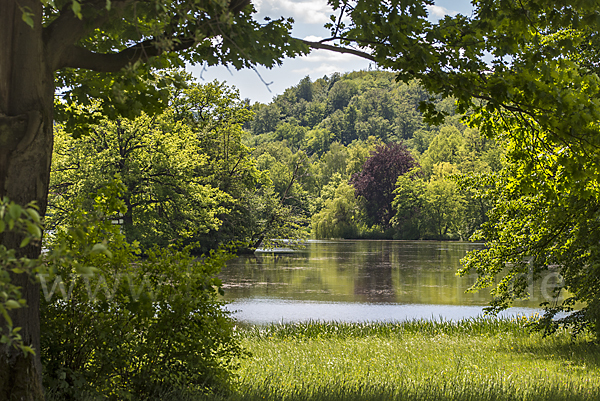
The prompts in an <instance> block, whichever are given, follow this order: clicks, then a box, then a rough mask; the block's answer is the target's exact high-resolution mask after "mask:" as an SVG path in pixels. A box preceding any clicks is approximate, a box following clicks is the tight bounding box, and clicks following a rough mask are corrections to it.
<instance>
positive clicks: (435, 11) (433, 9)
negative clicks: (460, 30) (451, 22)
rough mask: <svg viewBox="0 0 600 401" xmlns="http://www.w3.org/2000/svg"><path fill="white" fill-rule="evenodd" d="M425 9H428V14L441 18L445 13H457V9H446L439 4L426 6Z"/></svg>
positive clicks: (451, 14)
mask: <svg viewBox="0 0 600 401" xmlns="http://www.w3.org/2000/svg"><path fill="white" fill-rule="evenodd" d="M427 11H429V15H430V16H432V17H435V18H438V19H439V18H443V17H445V16H446V15H450V16H453V15H456V14H458V12H457V11H453V10H448V9H447V8H446V7H441V6H435V5H433V6H429V5H428V6H427Z"/></svg>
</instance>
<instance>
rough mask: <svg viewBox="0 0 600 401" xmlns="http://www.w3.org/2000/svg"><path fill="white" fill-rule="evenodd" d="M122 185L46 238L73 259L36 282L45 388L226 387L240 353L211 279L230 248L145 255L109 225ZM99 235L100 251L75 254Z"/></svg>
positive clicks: (57, 394) (88, 394) (161, 390)
mask: <svg viewBox="0 0 600 401" xmlns="http://www.w3.org/2000/svg"><path fill="white" fill-rule="evenodd" d="M118 190H119V186H118V185H116V186H113V188H105V189H104V190H102V191H101V192H100V193H99V194H98V196H97V197H96V200H95V204H96V206H95V208H94V213H85V212H81V211H76V212H75V213H73V215H72V216H71V218H70V219H69V224H68V226H66V228H63V229H61V230H59V231H57V232H56V233H55V234H54V236H53V238H52V240H51V242H50V244H49V246H50V247H51V248H52V249H57V248H60V249H61V252H63V254H66V255H69V257H68V258H64V259H63V260H64V261H65V262H63V263H61V264H60V265H54V266H51V267H52V268H53V272H54V274H53V275H52V276H47V277H42V280H41V281H42V290H43V294H42V304H43V306H42V347H41V348H42V349H41V352H42V361H43V365H44V385H45V387H46V389H48V390H49V392H50V393H51V394H52V395H53V396H54V398H57V399H73V400H80V399H85V398H91V399H95V398H102V399H119V400H121V399H145V398H149V397H156V396H157V395H158V394H165V393H169V392H173V391H177V392H181V391H184V392H224V391H227V390H228V386H229V383H230V379H231V377H232V375H233V372H234V369H235V368H236V363H237V359H238V358H239V357H241V356H242V355H243V351H242V349H241V347H240V345H239V344H238V342H237V341H236V339H235V338H234V337H233V320H232V318H231V317H230V314H229V312H227V311H225V310H223V308H222V307H223V304H224V303H223V301H221V300H220V299H219V292H222V290H221V289H220V285H221V283H220V280H219V279H217V278H216V277H215V276H216V274H217V273H218V272H219V271H220V269H221V267H222V266H223V264H224V263H225V261H226V260H227V259H228V258H229V257H230V253H228V252H225V251H223V250H219V251H214V252H211V253H210V255H208V256H206V257H204V258H201V259H200V260H196V259H194V258H192V256H190V247H186V248H183V249H177V248H176V247H170V248H166V249H155V250H153V251H150V252H148V255H147V258H145V259H142V258H141V257H140V256H139V250H138V247H137V245H136V244H128V243H127V242H126V241H125V239H124V237H123V235H122V234H121V233H120V231H119V227H118V226H116V225H113V224H112V223H111V216H113V215H115V214H117V213H119V212H122V209H123V206H122V205H121V204H120V203H119V201H118V200H116V199H117V197H116V196H114V195H115V194H116V193H118ZM103 240H104V241H105V242H104V244H105V245H104V246H105V251H104V252H103V253H98V252H96V253H86V252H81V250H85V249H88V248H89V244H99V243H102V241H103ZM96 248H98V246H96ZM81 266H88V267H89V270H90V273H89V274H77V272H81V271H82V269H81Z"/></svg>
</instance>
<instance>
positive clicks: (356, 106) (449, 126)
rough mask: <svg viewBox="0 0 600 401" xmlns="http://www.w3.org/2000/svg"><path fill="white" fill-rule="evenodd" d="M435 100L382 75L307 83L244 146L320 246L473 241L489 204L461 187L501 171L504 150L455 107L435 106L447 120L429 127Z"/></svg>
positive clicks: (283, 99) (250, 130) (268, 111)
mask: <svg viewBox="0 0 600 401" xmlns="http://www.w3.org/2000/svg"><path fill="white" fill-rule="evenodd" d="M429 98H430V96H429V94H428V93H427V92H426V91H425V90H423V89H422V88H421V87H420V86H419V84H418V83H417V82H416V81H412V82H411V83H409V84H404V83H398V82H396V81H395V78H394V74H392V73H387V72H382V71H359V72H352V73H349V74H345V75H340V74H333V75H332V76H325V77H323V78H321V79H318V80H316V81H315V82H311V80H310V78H309V77H306V78H304V79H303V80H302V81H300V82H299V83H298V85H296V86H293V87H291V88H289V89H287V90H286V91H285V93H284V94H282V95H280V96H277V97H276V98H275V99H274V100H273V101H272V102H271V103H269V104H266V105H265V104H255V105H254V106H253V110H254V112H255V116H254V119H253V120H251V121H248V122H247V123H245V125H244V128H245V130H246V132H247V135H246V137H245V138H244V142H245V144H246V145H247V146H249V147H251V148H253V149H254V150H253V156H254V157H256V159H257V166H258V168H259V170H261V171H268V172H269V174H270V177H271V179H272V180H273V183H274V187H275V190H276V192H277V193H278V195H279V197H280V199H281V201H282V203H284V204H285V205H288V206H289V207H291V208H292V210H293V211H294V213H295V214H296V215H297V216H299V217H304V218H306V219H309V218H310V221H311V231H312V234H313V236H315V237H316V238H329V237H337V238H339V237H342V238H396V239H447V238H456V239H458V238H460V239H467V238H468V237H469V236H470V234H472V233H473V231H474V230H475V229H476V228H477V227H478V226H479V225H480V224H481V223H482V222H483V221H484V220H485V219H486V217H485V212H486V210H487V205H486V204H485V203H484V202H483V201H482V200H480V199H475V198H474V197H473V196H472V193H471V192H470V190H468V189H465V188H462V187H461V186H460V185H459V182H460V181H461V177H462V178H463V181H464V177H475V176H478V175H481V174H486V173H489V172H492V171H498V170H499V169H500V168H501V164H502V150H501V147H500V146H498V145H497V143H496V142H494V141H492V140H490V139H487V138H485V137H483V136H481V135H480V134H479V132H478V131H477V130H475V129H471V128H468V127H466V126H465V125H463V124H462V123H461V116H459V115H455V114H454V103H453V102H452V100H451V99H446V100H443V101H436V102H435V104H436V107H437V108H438V110H441V111H444V112H446V113H447V114H448V115H449V117H448V118H446V120H445V122H444V123H443V124H442V125H439V126H431V125H428V124H426V123H425V122H424V121H423V117H422V114H421V112H420V111H419V103H420V102H422V101H425V100H427V99H429ZM394 144H398V145H394ZM369 158H371V160H370V161H369V162H368V163H366V164H365V161H366V160H367V159H369ZM402 166H404V167H402Z"/></svg>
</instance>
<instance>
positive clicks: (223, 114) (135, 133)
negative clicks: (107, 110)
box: [48, 82, 303, 250]
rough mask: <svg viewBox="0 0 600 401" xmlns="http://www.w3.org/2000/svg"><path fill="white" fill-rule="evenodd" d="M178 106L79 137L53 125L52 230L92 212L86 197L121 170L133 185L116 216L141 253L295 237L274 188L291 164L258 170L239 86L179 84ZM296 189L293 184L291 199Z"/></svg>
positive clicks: (280, 187)
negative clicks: (75, 214)
mask: <svg viewBox="0 0 600 401" xmlns="http://www.w3.org/2000/svg"><path fill="white" fill-rule="evenodd" d="M171 103H172V104H171V106H170V107H169V108H168V109H166V110H165V111H163V112H162V113H161V114H157V115H153V116H149V115H145V114H144V115H142V116H140V117H138V118H136V119H135V120H125V119H120V120H116V121H110V120H103V121H102V122H101V123H100V124H98V125H95V126H93V131H92V132H91V133H90V134H89V135H87V136H86V137H83V138H80V139H77V140H76V139H73V138H72V136H71V135H70V134H69V133H67V132H65V131H64V130H63V129H62V128H61V127H58V128H57V129H56V134H55V147H54V149H55V152H54V158H53V167H52V176H51V180H52V181H51V193H50V197H49V203H50V206H51V210H52V212H51V215H50V216H49V218H48V223H49V224H50V226H51V227H55V226H57V225H60V224H62V221H63V220H64V218H65V216H66V215H67V214H68V213H69V212H70V211H71V210H73V209H74V208H75V207H83V208H85V210H88V211H91V210H92V200H91V199H90V198H89V196H88V194H89V193H94V192H95V191H97V190H98V189H99V188H102V187H103V186H104V185H106V183H107V182H110V181H111V180H112V179H113V177H115V176H118V177H120V179H121V180H122V181H123V183H124V184H125V187H126V190H125V191H123V192H122V194H121V195H120V196H121V199H122V200H123V202H124V204H125V206H126V211H125V212H123V213H122V214H121V215H115V216H114V220H116V221H119V222H120V224H122V227H123V230H124V231H123V232H124V234H125V235H126V236H127V238H128V241H129V242H132V241H139V242H140V245H141V247H142V249H144V250H146V249H150V248H152V247H153V246H154V245H161V246H166V245H167V244H170V243H172V242H173V241H178V240H181V241H184V242H185V243H194V242H199V243H200V245H201V248H202V249H204V250H206V249H212V248H216V247H218V246H219V244H222V243H227V242H229V241H240V242H245V243H248V244H255V243H257V241H259V239H260V238H264V237H267V238H275V237H274V236H276V235H281V234H284V233H285V234H286V235H290V236H292V237H295V236H297V234H294V230H295V228H292V227H298V226H297V225H294V224H292V223H290V224H287V225H286V224H283V223H282V222H283V221H285V220H282V219H280V218H275V215H278V214H281V215H285V216H289V215H291V211H290V210H287V211H285V212H284V211H283V210H278V209H279V208H280V207H281V206H278V204H279V202H278V201H274V199H273V197H275V196H276V195H275V193H274V192H273V191H271V190H270V189H269V187H270V186H272V185H275V191H276V192H279V194H280V195H279V196H280V197H281V196H283V194H284V192H285V189H286V188H287V185H288V184H289V180H290V179H291V177H290V176H288V175H286V173H284V172H283V170H281V169H282V168H284V169H286V168H287V167H284V166H283V164H281V165H279V164H277V163H275V164H274V165H273V166H272V171H271V176H272V177H274V178H275V179H274V180H273V181H272V180H270V179H269V176H268V174H269V173H268V172H267V171H260V170H259V166H260V167H261V169H263V170H267V167H266V166H265V165H264V164H265V161H264V160H259V162H258V165H257V161H256V160H255V159H254V158H253V157H252V156H251V154H250V151H251V149H250V148H248V147H246V146H245V145H244V144H243V143H242V136H243V130H242V126H243V124H244V123H246V122H248V121H249V120H250V119H251V118H252V116H253V113H252V111H251V110H249V109H248V107H247V104H246V103H244V102H241V101H240V99H239V95H238V93H237V91H235V90H233V89H230V88H228V87H227V86H225V85H224V84H220V83H217V82H213V83H209V84H205V85H198V84H193V83H192V84H190V85H189V87H188V88H186V89H182V90H179V89H177V88H174V89H173V93H172V94H171ZM290 127H292V126H291V125H290ZM297 128H299V129H301V130H302V129H303V128H302V127H297ZM278 157H279V156H278ZM290 157H291V156H290ZM280 170H281V171H280ZM297 187H298V184H297V183H293V188H291V190H290V191H288V195H291V194H292V193H296V192H297V190H296V188H297ZM294 191H296V192H294ZM288 203H289V202H288ZM276 222H277V223H276ZM281 224H283V226H285V228H283V226H281Z"/></svg>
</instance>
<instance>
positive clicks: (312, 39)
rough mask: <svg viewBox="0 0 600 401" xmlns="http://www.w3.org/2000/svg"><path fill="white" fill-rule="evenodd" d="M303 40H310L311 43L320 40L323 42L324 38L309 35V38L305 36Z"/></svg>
mask: <svg viewBox="0 0 600 401" xmlns="http://www.w3.org/2000/svg"><path fill="white" fill-rule="evenodd" d="M302 39H304V40H308V41H309V42H318V41H319V40H322V39H323V37H321V36H314V35H308V36H305V37H304V38H302Z"/></svg>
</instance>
